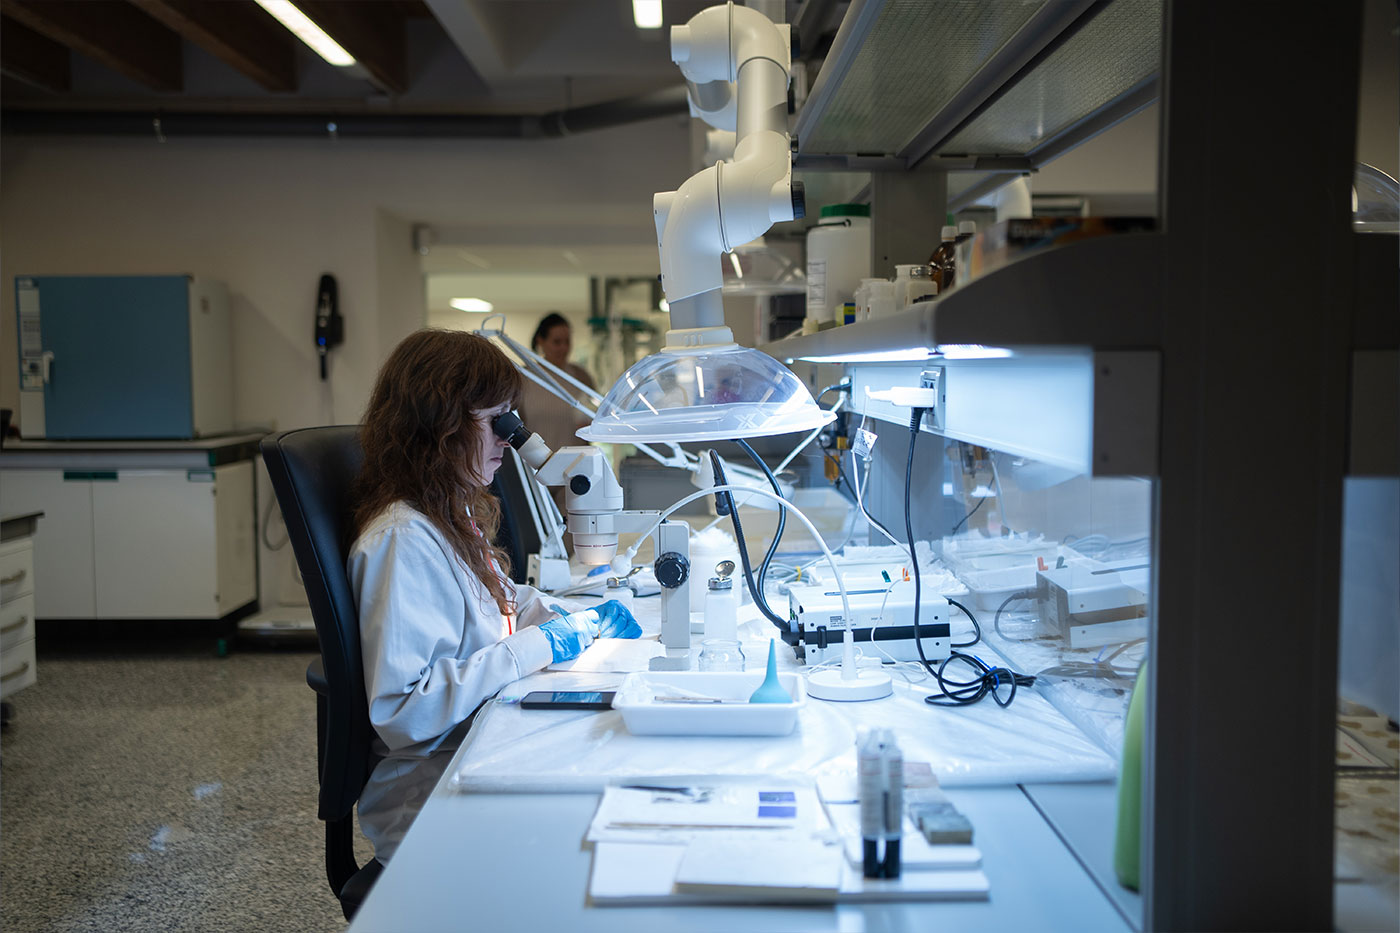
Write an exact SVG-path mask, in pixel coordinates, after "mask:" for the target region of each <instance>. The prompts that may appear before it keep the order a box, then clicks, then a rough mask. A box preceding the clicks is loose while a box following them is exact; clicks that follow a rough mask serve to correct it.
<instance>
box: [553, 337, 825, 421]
mask: <svg viewBox="0 0 1400 933" xmlns="http://www.w3.org/2000/svg"><path fill="white" fill-rule="evenodd" d="M835 417H836V416H835V415H834V414H832V413H831V412H829V411H824V410H823V409H822V408H820V407H819V406H818V405H817V403H816V401H815V400H814V399H813V398H812V393H810V392H809V391H807V387H806V386H805V385H803V383H802V380H801V379H798V378H797V376H795V375H793V373H792V370H790V369H788V368H787V367H786V366H784V365H783V364H782V363H780V362H778V361H777V360H775V359H774V358H773V357H771V356H769V355H768V354H766V353H763V352H760V351H758V350H754V349H751V348H748V347H740V346H736V345H734V344H727V345H724V346H715V347H706V348H703V349H694V350H692V349H675V348H667V349H664V350H661V351H659V352H657V353H653V354H651V355H650V356H647V357H644V358H643V359H641V360H639V361H638V362H637V363H636V364H634V365H633V366H632V368H631V369H629V370H627V372H625V373H623V374H622V378H620V379H618V380H617V383H616V384H615V385H614V386H613V387H612V389H611V390H610V391H609V392H608V394H607V396H606V397H605V398H604V399H603V401H602V404H600V405H599V406H598V412H597V414H596V415H595V416H594V418H593V423H592V424H590V425H588V426H586V427H584V428H582V429H581V430H580V431H579V432H578V436H579V437H581V438H583V439H584V440H588V441H599V442H602V443H609V444H630V443H636V442H639V441H640V442H642V443H652V442H660V443H667V442H670V443H679V442H681V441H719V440H736V439H738V438H746V437H767V436H770V435H774V434H789V433H792V432H796V431H811V430H813V429H814V428H818V427H821V426H822V425H825V424H828V423H830V422H831V421H832V420H833V419H834V418H835Z"/></svg>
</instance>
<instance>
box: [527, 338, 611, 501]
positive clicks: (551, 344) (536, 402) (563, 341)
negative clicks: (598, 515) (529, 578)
mask: <svg viewBox="0 0 1400 933" xmlns="http://www.w3.org/2000/svg"><path fill="white" fill-rule="evenodd" d="M530 349H532V350H534V351H535V352H536V353H538V354H539V355H540V356H542V357H544V358H545V359H546V360H548V361H549V363H550V364H551V365H553V366H557V367H559V368H560V369H562V370H564V372H566V373H568V374H569V375H570V376H572V377H574V378H575V379H577V380H578V381H579V382H582V383H583V384H584V385H586V386H588V387H589V388H590V389H596V388H597V386H595V385H594V384H593V377H592V376H590V375H589V374H588V370H586V369H584V368H583V367H582V366H579V365H578V364H577V363H571V362H569V353H570V352H572V350H573V326H572V325H571V324H570V323H569V322H568V319H566V318H565V317H564V316H563V315H562V314H559V313H558V312H556V311H551V312H549V313H548V314H546V315H545V316H544V318H543V319H541V321H540V324H539V326H538V327H536V328H535V335H534V337H532V338H531V339H530ZM559 381H560V382H563V380H559ZM524 382H525V389H524V393H523V394H522V396H521V399H520V407H519V409H518V410H519V412H520V418H521V420H522V421H524V422H525V424H526V426H527V427H529V429H530V430H531V431H535V432H537V433H538V434H539V436H540V437H542V438H544V442H545V443H546V444H548V445H549V447H550V449H551V450H558V449H559V448H560V447H577V446H578V445H580V444H583V443H585V441H583V440H582V439H581V438H579V436H578V435H577V434H575V433H574V432H575V431H577V430H578V429H579V428H581V427H583V426H584V425H586V424H588V423H589V420H590V419H589V417H588V416H587V415H585V414H584V413H583V412H581V411H578V410H577V409H575V408H571V407H569V405H568V404H566V403H565V402H564V401H562V400H561V399H559V398H557V397H556V396H555V395H554V394H553V393H551V392H549V391H547V390H546V389H543V388H541V387H539V386H538V385H536V384H535V383H533V382H531V381H530V380H528V379H526V380H525V381H524ZM563 388H565V389H567V390H568V391H569V394H570V395H573V396H574V397H575V398H579V397H581V396H582V394H583V393H581V392H579V391H578V390H576V389H575V388H574V387H573V386H571V385H568V384H567V383H565V384H564V385H563ZM561 494H562V491H561ZM561 508H562V505H561Z"/></svg>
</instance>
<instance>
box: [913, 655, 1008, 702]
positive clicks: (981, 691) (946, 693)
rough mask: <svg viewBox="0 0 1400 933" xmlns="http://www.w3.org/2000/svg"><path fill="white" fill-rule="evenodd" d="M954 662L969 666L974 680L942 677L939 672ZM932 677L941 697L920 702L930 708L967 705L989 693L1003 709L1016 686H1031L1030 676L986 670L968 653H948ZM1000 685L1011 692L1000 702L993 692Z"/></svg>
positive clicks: (997, 694)
mask: <svg viewBox="0 0 1400 933" xmlns="http://www.w3.org/2000/svg"><path fill="white" fill-rule="evenodd" d="M954 661H961V662H963V663H964V664H966V665H967V666H968V667H971V668H972V669H973V671H974V672H976V673H977V675H978V676H977V677H976V679H974V680H967V681H959V680H950V679H949V678H948V677H946V676H944V673H943V672H944V671H945V670H946V669H947V667H948V665H949V664H952V663H953V662H954ZM934 676H935V677H936V678H938V686H939V688H940V689H942V691H943V695H942V696H938V695H936V694H931V695H929V696H926V697H924V702H925V703H928V704H929V705H930V706H970V705H972V704H973V703H976V702H977V701H979V700H981V699H982V698H983V697H985V696H987V695H988V694H990V695H991V697H992V699H993V700H995V701H996V704H997V705H998V706H1002V707H1006V706H1010V705H1011V701H1012V700H1014V699H1016V689H1017V688H1018V687H1029V686H1032V685H1033V684H1035V678H1034V677H1029V676H1027V675H1025V674H1018V673H1016V672H1015V671H1013V670H1010V669H1009V668H1005V667H988V666H987V665H986V664H985V663H983V661H982V659H981V658H978V657H975V656H973V655H970V654H959V653H958V652H956V651H954V652H952V653H950V654H949V655H948V657H947V659H946V660H945V661H944V662H943V663H942V664H940V665H938V671H937V672H936V673H935V674H934ZM949 684H952V686H953V689H952V690H949V689H948V685H949ZM1004 684H1009V685H1010V687H1011V692H1010V693H1008V694H1007V696H1006V699H1004V700H1003V699H1002V698H1001V694H1000V693H997V691H998V690H999V689H1001V687H1002V686H1003V685H1004Z"/></svg>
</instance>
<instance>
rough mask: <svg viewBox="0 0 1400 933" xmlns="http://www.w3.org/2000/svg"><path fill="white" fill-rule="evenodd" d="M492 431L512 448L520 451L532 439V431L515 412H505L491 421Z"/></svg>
mask: <svg viewBox="0 0 1400 933" xmlns="http://www.w3.org/2000/svg"><path fill="white" fill-rule="evenodd" d="M491 430H492V431H493V432H495V434H496V436H497V437H499V438H500V439H501V440H503V441H505V442H506V443H507V444H510V446H512V447H514V448H515V449H516V450H519V449H520V448H521V447H523V446H525V442H526V441H528V440H529V439H530V429H529V428H527V427H525V422H523V421H521V420H520V416H519V415H517V414H516V413H515V412H513V411H508V412H505V413H504V414H500V415H497V416H496V417H494V418H492V419H491Z"/></svg>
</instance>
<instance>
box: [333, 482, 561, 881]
mask: <svg viewBox="0 0 1400 933" xmlns="http://www.w3.org/2000/svg"><path fill="white" fill-rule="evenodd" d="M347 570H348V571H349V575H350V585H351V588H352V590H353V592H354V594H355V603H356V606H357V608H358V609H359V615H360V648H361V652H362V654H363V656H364V671H365V689H366V692H367V693H368V699H369V718H370V722H371V724H372V725H373V726H374V733H375V738H374V740H373V743H372V746H371V750H372V754H373V757H372V762H373V770H372V771H371V774H370V778H369V783H368V784H367V785H366V786H365V789H364V792H363V793H362V794H361V795H360V802H359V814H360V829H361V830H362V831H363V832H364V834H365V835H366V836H368V837H369V839H370V841H371V842H373V843H374V850H375V856H376V857H377V858H378V859H379V860H380V861H387V860H388V859H389V858H390V857H392V855H393V854H394V850H395V849H396V848H397V847H398V844H399V841H400V840H402V839H403V835H404V833H405V832H406V831H407V830H408V827H409V824H410V823H412V822H413V818H414V817H415V816H417V815H418V811H419V810H421V809H422V807H423V804H424V802H425V801H426V800H427V798H428V794H429V793H430V792H431V791H432V789H433V786H434V785H435V784H436V783H437V781H438V779H439V778H440V777H441V776H442V773H443V771H444V770H445V769H446V767H447V764H448V761H449V760H450V759H451V758H452V754H453V752H454V751H456V749H457V748H458V746H459V745H460V744H461V741H462V738H463V736H464V735H465V734H466V731H467V726H468V725H469V721H470V717H471V715H472V713H473V712H474V711H475V710H476V708H477V707H478V706H480V705H481V702H482V701H483V700H485V699H486V698H487V697H489V696H491V695H492V694H494V693H495V692H496V691H498V690H500V689H501V687H503V686H505V685H506V684H508V683H510V682H512V681H514V680H517V679H519V678H521V677H524V676H525V675H526V674H530V673H533V672H534V671H537V670H539V669H540V668H542V667H544V666H545V665H546V664H548V663H549V662H550V661H551V659H552V658H553V653H552V651H551V649H550V645H549V640H548V638H547V637H546V636H545V634H544V633H543V632H541V631H539V629H538V628H537V626H538V625H539V624H540V623H541V622H544V621H547V620H548V619H550V618H552V617H553V616H554V615H555V613H554V611H553V610H551V609H550V608H549V605H548V604H550V603H555V602H558V603H559V604H560V605H562V606H564V607H565V608H566V609H568V610H569V611H573V610H574V609H576V608H579V604H577V603H571V602H568V601H565V600H555V599H553V598H547V597H545V595H544V594H542V593H541V592H540V591H539V590H537V589H535V588H534V587H532V586H524V585H519V586H517V585H516V584H514V583H512V582H511V581H510V580H506V581H505V583H506V586H507V588H508V589H509V590H513V591H514V593H515V599H516V606H517V618H516V619H515V624H514V629H515V631H514V632H513V633H511V631H510V625H509V622H508V620H507V619H506V618H505V617H503V616H502V615H501V612H500V610H499V609H498V608H497V607H496V603H495V600H493V599H492V598H491V596H490V594H489V593H488V592H487V590H486V587H485V586H484V585H483V584H482V583H481V581H480V580H479V579H478V578H477V576H476V575H475V574H474V573H472V572H471V571H470V570H468V569H467V567H466V566H465V565H464V564H463V563H462V561H461V560H460V559H458V558H457V557H456V554H455V552H454V551H453V550H452V546H451V545H450V544H449V543H448V542H447V539H445V538H444V537H443V536H442V535H441V533H439V532H438V530H437V528H435V527H434V526H433V524H432V522H430V521H429V520H428V518H427V516H426V515H424V514H423V513H421V512H418V511H417V510H415V509H413V508H412V507H410V506H409V505H408V504H407V503H404V502H396V503H394V504H393V505H391V506H389V507H388V508H387V509H385V510H384V511H383V512H382V513H380V515H379V516H378V517H376V518H375V519H374V520H373V521H371V522H370V523H369V525H368V527H366V528H365V530H364V532H363V533H362V534H361V535H360V536H359V538H358V539H356V541H355V544H354V546H353V547H352V548H351V549H350V557H349V559H348V561H347Z"/></svg>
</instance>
